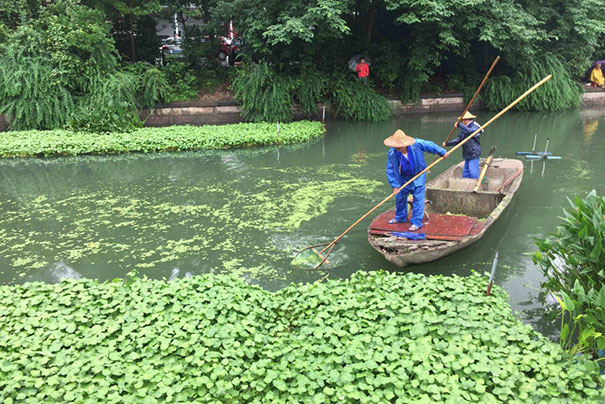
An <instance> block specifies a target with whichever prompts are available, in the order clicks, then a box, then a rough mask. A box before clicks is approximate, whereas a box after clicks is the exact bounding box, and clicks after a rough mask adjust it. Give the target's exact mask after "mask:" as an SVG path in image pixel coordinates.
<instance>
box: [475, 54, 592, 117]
mask: <svg viewBox="0 0 605 404" xmlns="http://www.w3.org/2000/svg"><path fill="white" fill-rule="evenodd" d="M549 74H552V76H553V77H552V79H550V80H549V81H548V82H547V83H545V84H544V85H543V86H541V87H540V88H538V89H537V90H536V91H534V92H533V93H532V94H531V95H530V96H529V97H526V98H525V99H523V100H522V101H521V102H519V103H518V104H517V105H516V106H515V109H518V110H520V111H561V110H564V109H569V108H573V107H577V106H578V105H580V102H581V98H580V96H581V94H582V91H583V90H582V88H581V87H580V85H579V84H578V83H576V82H575V81H574V80H573V79H572V77H571V75H570V73H569V71H568V70H567V68H566V67H565V65H564V64H563V62H562V61H561V59H560V58H559V57H556V56H553V55H545V56H543V57H541V58H538V59H536V60H534V61H532V62H530V63H528V64H527V65H525V66H524V67H522V68H521V69H520V70H519V71H518V72H516V73H515V74H513V75H511V76H510V77H509V76H506V75H500V76H496V77H493V78H490V79H489V80H488V81H487V83H486V85H485V90H484V91H483V95H482V102H483V105H485V106H486V107H487V108H488V109H490V110H500V109H503V108H504V107H506V106H507V105H509V104H510V103H511V102H513V101H514V100H515V99H516V98H517V97H519V96H520V95H521V94H523V93H524V92H525V91H527V89H528V88H530V87H531V86H533V85H534V84H536V83H537V82H538V81H540V80H542V79H543V78H544V77H546V76H548V75H549Z"/></svg>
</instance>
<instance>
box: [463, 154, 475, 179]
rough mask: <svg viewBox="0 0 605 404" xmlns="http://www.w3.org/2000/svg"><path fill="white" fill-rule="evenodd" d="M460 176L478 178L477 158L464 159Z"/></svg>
mask: <svg viewBox="0 0 605 404" xmlns="http://www.w3.org/2000/svg"><path fill="white" fill-rule="evenodd" d="M462 178H479V159H472V160H464V169H463V170H462Z"/></svg>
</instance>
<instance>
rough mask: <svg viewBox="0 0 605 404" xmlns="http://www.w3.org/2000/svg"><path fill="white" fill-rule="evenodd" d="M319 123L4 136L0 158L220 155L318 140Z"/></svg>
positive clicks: (0, 148)
mask: <svg viewBox="0 0 605 404" xmlns="http://www.w3.org/2000/svg"><path fill="white" fill-rule="evenodd" d="M322 133H323V128H322V125H321V123H320V122H311V121H298V122H292V123H288V124H281V125H280V127H279V136H278V134H277V129H276V125H275V124H271V123H240V124H233V125H223V126H215V125H206V126H171V127H165V128H140V129H136V130H134V131H132V132H125V133H89V132H70V131H66V130H49V131H35V130H32V131H21V132H6V133H3V134H2V136H1V137H0V156H2V157H27V156H52V155H74V156H75V155H78V154H103V153H128V152H155V151H167V150H198V149H220V148H232V147H246V146H259V145H269V144H276V143H284V144H286V143H300V142H304V141H307V140H311V139H314V138H317V137H319V136H321V135H322Z"/></svg>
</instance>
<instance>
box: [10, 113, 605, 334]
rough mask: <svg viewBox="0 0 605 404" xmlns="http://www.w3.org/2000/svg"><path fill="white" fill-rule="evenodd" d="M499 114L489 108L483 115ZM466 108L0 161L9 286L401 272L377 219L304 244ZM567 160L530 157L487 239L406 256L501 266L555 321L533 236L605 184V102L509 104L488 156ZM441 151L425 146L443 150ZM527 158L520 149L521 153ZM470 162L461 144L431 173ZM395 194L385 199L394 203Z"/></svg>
mask: <svg viewBox="0 0 605 404" xmlns="http://www.w3.org/2000/svg"><path fill="white" fill-rule="evenodd" d="M492 115H493V114H491V113H487V112H484V113H481V114H480V116H479V118H478V121H479V122H485V121H487V120H488V119H489V118H490V117H491V116H492ZM455 118H456V115H455V114H440V115H410V116H407V117H404V118H401V119H397V120H392V121H389V122H382V123H351V122H338V121H333V122H328V124H327V129H328V131H327V133H326V134H325V136H324V137H322V138H320V139H319V140H316V141H314V142H312V143H308V144H303V145H292V146H271V147H263V148H253V149H241V150H228V151H205V152H184V153H159V154H136V155H115V156H82V157H71V158H47V159H19V160H17V159H12V160H7V159H5V160H0V179H1V181H0V283H2V284H14V283H21V282H26V281H44V282H57V281H59V280H60V279H63V278H79V277H91V278H98V279H100V280H107V279H113V278H116V277H124V276H125V275H126V274H127V273H128V272H130V271H132V270H136V271H137V272H138V273H139V274H141V275H146V276H148V277H151V278H166V279H174V278H177V277H184V276H190V275H195V274H199V273H206V272H212V273H235V274H238V275H240V276H242V277H244V278H245V279H246V280H247V281H248V282H250V283H253V284H259V285H260V286H262V287H264V288H267V289H270V290H275V289H279V288H281V287H283V286H285V285H287V284H289V283H292V282H313V281H316V280H318V279H320V278H322V277H324V276H325V275H326V274H329V277H330V278H332V279H335V278H347V277H349V276H350V275H351V274H352V273H353V272H355V271H358V270H376V269H385V270H389V271H396V270H398V268H396V267H394V266H393V265H391V264H390V263H388V262H387V261H386V260H384V258H383V257H382V256H381V255H380V254H378V253H377V252H375V251H374V250H373V249H372V247H371V246H370V245H369V244H368V242H367V234H366V232H367V226H368V224H369V222H370V220H369V219H367V220H366V221H365V222H362V223H361V224H360V225H359V226H357V227H356V228H355V229H353V230H352V231H351V232H350V233H349V235H348V236H347V237H345V238H344V239H343V240H342V241H341V242H340V243H339V244H338V245H337V248H335V250H334V251H333V253H332V255H331V256H330V258H331V264H330V265H329V266H327V267H325V268H323V269H322V270H318V271H302V270H300V269H297V268H296V267H293V266H292V265H291V260H292V256H293V254H294V253H295V252H296V251H297V250H299V249H301V248H303V247H305V246H307V245H310V244H317V243H321V242H329V241H331V240H332V239H333V238H335V237H336V236H338V235H339V234H340V233H341V232H342V231H344V230H345V229H346V228H347V227H348V226H349V225H350V224H351V223H353V222H354V221H355V220H356V219H357V218H359V217H360V216H361V215H363V214H364V213H365V212H366V211H368V210H369V209H370V208H371V207H373V206H374V205H375V204H376V203H378V202H379V201H381V200H382V199H384V198H385V197H386V196H388V195H389V194H390V193H391V191H392V190H391V188H390V187H389V186H388V184H387V182H386V176H385V165H386V152H387V148H386V147H385V146H383V144H382V141H383V139H384V138H385V137H387V136H389V135H390V134H392V133H393V131H394V130H395V129H397V128H401V129H403V130H404V131H405V132H406V133H408V134H409V135H412V136H415V137H421V138H424V139H429V140H433V141H435V142H437V143H439V144H440V143H441V142H442V141H443V139H444V138H445V137H446V136H447V134H448V133H449V131H450V129H451V127H452V124H453V122H454V120H455ZM534 134H538V143H537V147H536V149H539V150H543V149H544V147H545V143H546V139H547V138H550V145H549V151H552V152H553V153H554V154H555V155H559V156H562V158H563V159H562V160H558V161H546V162H542V161H536V162H534V163H533V167H532V164H530V162H529V161H526V162H525V173H524V177H523V182H522V184H521V187H520V189H519V191H518V192H517V194H516V195H515V197H514V199H513V203H512V204H511V205H510V206H509V207H508V209H507V211H506V212H505V213H504V214H503V216H501V218H500V219H499V221H498V222H496V224H495V225H494V226H492V228H491V229H490V230H489V232H488V233H487V234H486V235H485V237H483V239H481V240H480V241H479V242H478V243H476V244H475V245H473V246H472V247H470V248H467V249H465V250H463V251H460V252H458V253H456V254H453V255H451V256H449V257H446V258H444V259H442V260H439V261H436V262H433V263H429V264H425V265H420V266H414V267H410V268H406V269H405V270H406V271H418V272H423V273H427V274H457V275H467V274H469V273H470V271H471V270H473V269H474V270H477V271H479V272H486V271H489V270H490V268H491V261H492V259H493V256H494V251H493V250H494V249H497V250H498V251H499V252H500V254H501V256H500V264H499V266H498V272H497V276H496V284H498V285H500V286H502V287H504V288H505V289H506V290H507V291H508V292H509V294H510V296H511V305H512V307H513V308H514V309H515V310H517V311H518V312H519V313H518V315H519V317H520V318H521V319H522V320H523V321H526V322H529V323H531V324H532V325H533V326H534V327H535V328H537V329H539V330H541V331H543V332H546V333H552V330H553V321H551V320H550V319H549V318H547V316H546V315H545V309H544V305H545V304H546V303H544V302H543V301H542V299H541V298H540V289H539V287H540V280H541V275H540V272H539V270H538V269H537V268H536V267H534V265H533V264H532V261H531V256H530V254H531V253H532V252H534V251H535V244H534V242H533V238H535V237H545V236H546V235H548V234H549V233H550V232H552V231H554V230H555V226H556V225H557V223H558V222H559V219H558V216H560V214H561V209H562V207H564V206H566V205H567V202H566V197H568V196H573V195H580V196H584V195H585V194H586V193H587V192H589V191H590V190H591V189H596V190H597V192H598V193H599V194H600V195H604V194H605V183H604V181H603V179H604V175H603V172H604V171H605V159H603V158H602V156H601V153H602V151H603V150H605V111H603V110H575V111H566V112H562V113H548V114H546V113H545V114H538V113H508V114H507V115H504V116H503V117H502V118H500V119H498V120H497V121H496V122H494V123H493V124H492V125H491V126H490V127H489V128H488V129H487V130H486V132H485V134H484V135H482V145H483V150H484V153H486V152H487V151H488V150H489V149H490V148H491V147H492V146H496V147H497V152H496V155H497V156H502V157H511V158H514V157H515V152H516V151H527V150H530V149H531V147H532V143H533V139H534ZM430 158H431V156H427V161H430ZM521 158H522V157H521ZM460 159H461V152H460V151H457V152H455V153H454V154H453V155H452V157H451V158H450V159H448V160H445V161H444V162H442V163H440V164H439V165H437V166H436V167H435V168H434V169H433V170H432V173H431V174H430V176H429V179H430V178H432V177H434V176H435V175H437V174H438V173H440V172H441V171H443V170H444V169H445V168H447V167H448V166H449V165H451V164H454V163H457V162H458V161H460ZM392 206H394V202H393V203H388V204H387V206H385V207H384V209H382V210H380V211H379V212H382V211H384V210H386V209H390V208H391V207H392Z"/></svg>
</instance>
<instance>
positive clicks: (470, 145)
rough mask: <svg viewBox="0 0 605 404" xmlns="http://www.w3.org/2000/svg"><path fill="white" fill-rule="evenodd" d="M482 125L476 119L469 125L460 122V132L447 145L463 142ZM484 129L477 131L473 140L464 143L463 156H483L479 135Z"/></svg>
mask: <svg viewBox="0 0 605 404" xmlns="http://www.w3.org/2000/svg"><path fill="white" fill-rule="evenodd" d="M480 127H481V126H479V124H478V123H477V122H475V121H471V122H470V123H469V124H468V126H466V125H465V124H463V123H462V122H458V129H460V134H459V135H458V137H457V138H456V139H454V140H450V141H449V142H447V143H446V144H445V145H446V146H456V145H457V144H458V143H460V142H462V141H463V140H464V139H466V138H467V137H468V136H469V135H470V134H471V133H473V132H474V131H476V130H477V129H479V128H480ZM482 133H483V131H481V132H479V133H477V134H476V135H475V136H473V138H472V139H471V140H469V141H468V142H466V143H465V144H463V145H462V158H463V159H465V160H473V159H478V158H479V157H481V141H480V139H479V136H481V134H482Z"/></svg>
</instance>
